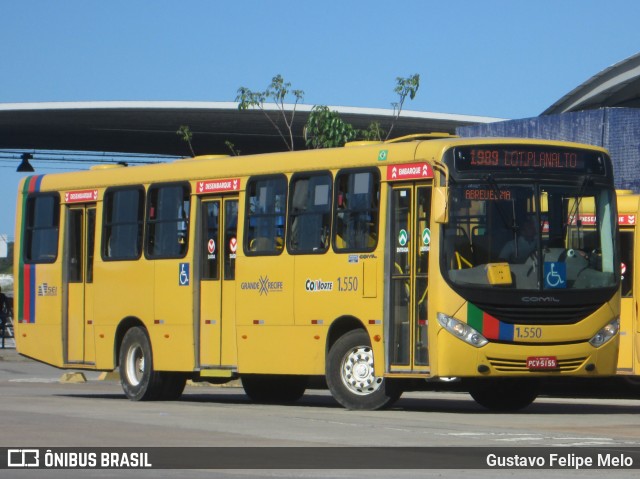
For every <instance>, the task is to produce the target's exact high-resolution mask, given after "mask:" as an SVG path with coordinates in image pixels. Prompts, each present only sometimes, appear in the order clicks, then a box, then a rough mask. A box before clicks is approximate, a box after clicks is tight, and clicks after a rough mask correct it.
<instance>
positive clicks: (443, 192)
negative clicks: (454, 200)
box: [433, 186, 449, 224]
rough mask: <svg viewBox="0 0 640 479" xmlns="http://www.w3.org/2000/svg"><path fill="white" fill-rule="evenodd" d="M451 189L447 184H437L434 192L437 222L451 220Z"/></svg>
mask: <svg viewBox="0 0 640 479" xmlns="http://www.w3.org/2000/svg"><path fill="white" fill-rule="evenodd" d="M448 198H449V189H448V188H447V187H446V186H436V187H435V191H434V194H433V220H434V221H435V222H436V223H441V224H442V223H448V222H449V203H448Z"/></svg>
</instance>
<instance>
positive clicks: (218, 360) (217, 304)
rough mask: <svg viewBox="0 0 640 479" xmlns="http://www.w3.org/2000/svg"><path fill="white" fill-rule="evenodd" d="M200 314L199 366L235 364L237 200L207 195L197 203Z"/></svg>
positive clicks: (198, 327)
mask: <svg viewBox="0 0 640 479" xmlns="http://www.w3.org/2000/svg"><path fill="white" fill-rule="evenodd" d="M199 214H200V218H199V224H200V225H201V226H200V235H199V238H198V241H197V244H198V246H197V248H198V252H199V253H198V254H199V255H200V259H199V261H197V262H196V264H199V265H200V268H201V270H200V314H199V325H198V326H197V329H198V332H199V334H198V337H199V338H200V339H199V343H200V356H199V364H200V367H201V368H207V367H214V366H218V367H219V366H232V365H234V364H236V356H237V353H236V343H235V264H236V248H237V244H238V242H237V224H238V199H237V198H211V199H209V198H207V199H203V200H202V202H201V204H200V211H199Z"/></svg>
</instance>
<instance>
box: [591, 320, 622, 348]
mask: <svg viewBox="0 0 640 479" xmlns="http://www.w3.org/2000/svg"><path fill="white" fill-rule="evenodd" d="M618 331H620V318H616V319H614V320H613V321H611V322H610V323H609V324H607V325H606V326H605V327H604V328H602V329H601V330H600V331H598V332H597V333H596V334H595V336H594V337H593V338H591V339H590V340H589V343H591V346H593V347H594V348H599V347H600V346H602V345H603V344H604V343H606V342H607V341H609V340H610V339H611V338H613V337H615V335H616V334H618Z"/></svg>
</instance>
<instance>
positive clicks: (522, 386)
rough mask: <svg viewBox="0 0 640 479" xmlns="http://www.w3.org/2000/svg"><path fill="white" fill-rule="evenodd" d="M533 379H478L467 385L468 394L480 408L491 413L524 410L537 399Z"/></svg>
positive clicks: (537, 386)
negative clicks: (482, 407)
mask: <svg viewBox="0 0 640 479" xmlns="http://www.w3.org/2000/svg"><path fill="white" fill-rule="evenodd" d="M538 390H539V384H538V381H537V380H535V379H520V378H499V379H479V380H476V381H473V382H471V383H470V385H469V394H470V395H471V397H472V398H473V399H474V400H475V401H476V402H477V403H478V404H480V405H481V406H484V407H485V408H487V409H490V410H492V411H503V412H506V411H517V410H519V409H524V408H525V407H527V406H528V405H529V404H531V403H532V402H533V401H535V400H536V398H537V397H538Z"/></svg>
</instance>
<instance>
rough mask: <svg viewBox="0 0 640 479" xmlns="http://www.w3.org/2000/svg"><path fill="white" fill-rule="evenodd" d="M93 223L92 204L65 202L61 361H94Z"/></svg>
mask: <svg viewBox="0 0 640 479" xmlns="http://www.w3.org/2000/svg"><path fill="white" fill-rule="evenodd" d="M95 227H96V208H95V205H77V204H68V205H67V211H66V221H65V233H64V235H65V236H64V238H65V246H64V259H63V261H64V266H63V272H62V276H63V284H64V302H63V315H64V316H63V339H64V342H65V346H64V348H63V351H64V354H65V358H64V362H65V363H78V364H83V363H88V364H92V363H93V362H94V361H95V343H94V337H93V255H94V244H95Z"/></svg>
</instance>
